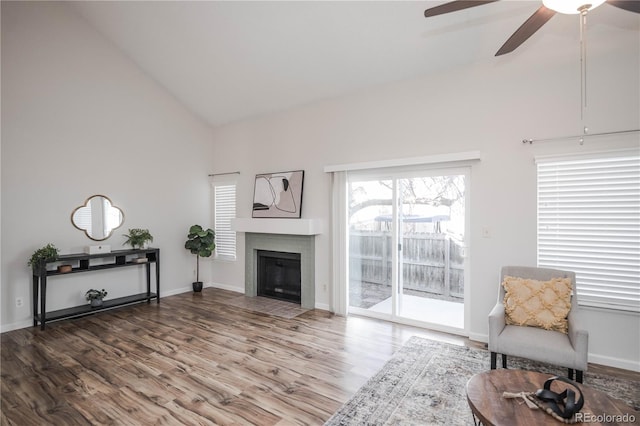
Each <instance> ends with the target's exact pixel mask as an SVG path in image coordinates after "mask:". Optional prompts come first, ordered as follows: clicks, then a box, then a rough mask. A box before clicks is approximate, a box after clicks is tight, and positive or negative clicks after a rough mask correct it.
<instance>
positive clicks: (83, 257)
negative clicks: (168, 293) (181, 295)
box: [33, 248, 160, 330]
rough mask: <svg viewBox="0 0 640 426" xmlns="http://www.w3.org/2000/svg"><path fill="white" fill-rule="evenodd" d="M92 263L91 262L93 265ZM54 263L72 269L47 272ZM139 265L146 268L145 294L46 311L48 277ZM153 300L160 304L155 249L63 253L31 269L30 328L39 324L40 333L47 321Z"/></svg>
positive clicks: (158, 261)
mask: <svg viewBox="0 0 640 426" xmlns="http://www.w3.org/2000/svg"><path fill="white" fill-rule="evenodd" d="M138 258H143V259H145V258H146V260H143V261H140V260H138ZM96 259H103V261H101V262H99V263H98V262H95V260H96ZM92 261H94V262H93V263H92ZM54 263H62V264H71V266H72V269H71V271H69V272H58V271H57V270H47V265H51V264H54ZM151 263H155V269H156V271H155V278H156V292H155V293H152V292H151ZM142 265H145V266H146V269H147V291H146V293H140V294H134V295H131V296H125V297H119V298H116V299H109V300H105V301H104V302H103V304H102V306H98V307H91V304H89V303H87V304H86V305H81V306H74V307H72V308H65V309H60V310H57V311H51V312H47V278H50V277H60V276H64V275H68V274H76V273H82V272H93V271H102V270H105V269H112V268H123V267H131V266H142ZM152 299H156V301H157V303H160V249H158V248H147V249H134V250H114V251H112V252H110V253H100V254H87V253H77V254H65V255H61V256H59V257H58V259H57V260H56V261H55V262H47V263H42V264H40V265H34V267H33V326H34V327H35V326H37V325H38V322H39V323H40V328H41V329H42V330H44V326H45V324H46V323H47V322H50V321H56V320H60V319H64V318H73V317H80V316H84V315H89V314H92V313H95V312H98V311H104V310H106V309H112V308H115V307H117V306H123V305H130V304H133V303H141V302H145V301H146V302H147V303H151V300H152ZM38 301H39V302H40V312H38Z"/></svg>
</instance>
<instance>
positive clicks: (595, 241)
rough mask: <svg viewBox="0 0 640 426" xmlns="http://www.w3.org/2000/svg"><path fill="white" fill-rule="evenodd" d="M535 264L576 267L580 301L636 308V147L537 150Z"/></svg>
mask: <svg viewBox="0 0 640 426" xmlns="http://www.w3.org/2000/svg"><path fill="white" fill-rule="evenodd" d="M536 162H537V168H538V266H541V267H550V268H558V269H566V270H572V271H574V272H575V273H576V284H577V289H578V294H579V298H578V301H579V303H580V304H581V305H586V306H596V307H604V308H612V309H618V310H625V311H635V312H640V154H639V153H638V151H618V152H609V153H598V154H592V155H585V156H581V157H572V158H568V157H555V158H552V157H545V158H537V159H536Z"/></svg>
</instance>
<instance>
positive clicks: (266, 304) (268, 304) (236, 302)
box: [227, 296, 309, 319]
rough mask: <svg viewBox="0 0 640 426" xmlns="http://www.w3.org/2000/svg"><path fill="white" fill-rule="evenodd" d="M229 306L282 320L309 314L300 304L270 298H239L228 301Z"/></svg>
mask: <svg viewBox="0 0 640 426" xmlns="http://www.w3.org/2000/svg"><path fill="white" fill-rule="evenodd" d="M227 304H229V305H231V306H235V307H237V308H244V309H248V310H250V311H254V312H260V313H261V314H267V315H273V316H276V317H280V318H287V319H291V318H295V317H297V316H298V315H300V314H302V313H304V312H307V311H308V310H309V309H305V308H303V307H301V306H300V304H297V303H293V302H285V301H284V300H276V299H270V298H268V297H260V296H258V297H249V296H238V297H234V298H233V299H229V300H227Z"/></svg>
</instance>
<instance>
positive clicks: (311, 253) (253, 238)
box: [245, 232, 316, 309]
mask: <svg viewBox="0 0 640 426" xmlns="http://www.w3.org/2000/svg"><path fill="white" fill-rule="evenodd" d="M261 250H262V251H272V252H281V253H293V254H298V255H299V257H300V305H301V306H302V307H303V308H306V309H314V308H315V293H316V291H315V265H314V262H315V236H314V235H290V234H268V233H253V232H246V233H245V295H246V296H252V297H255V296H257V295H258V281H257V279H258V251H261Z"/></svg>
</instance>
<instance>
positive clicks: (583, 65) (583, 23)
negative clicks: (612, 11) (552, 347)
mask: <svg viewBox="0 0 640 426" xmlns="http://www.w3.org/2000/svg"><path fill="white" fill-rule="evenodd" d="M586 108H587V8H582V9H581V10H580V118H581V119H584V112H585V109H586Z"/></svg>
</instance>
